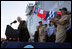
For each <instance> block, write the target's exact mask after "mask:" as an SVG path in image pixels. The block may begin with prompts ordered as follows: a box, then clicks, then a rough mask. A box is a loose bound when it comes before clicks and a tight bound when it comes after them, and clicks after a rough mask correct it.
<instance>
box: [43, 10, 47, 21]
mask: <svg viewBox="0 0 72 49" xmlns="http://www.w3.org/2000/svg"><path fill="white" fill-rule="evenodd" d="M45 17H46V10H44V16H43V20H45Z"/></svg>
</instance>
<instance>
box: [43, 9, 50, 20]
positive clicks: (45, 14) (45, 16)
mask: <svg viewBox="0 0 72 49" xmlns="http://www.w3.org/2000/svg"><path fill="white" fill-rule="evenodd" d="M48 16H49V12H48V11H46V10H44V16H43V20H46V19H47V17H48Z"/></svg>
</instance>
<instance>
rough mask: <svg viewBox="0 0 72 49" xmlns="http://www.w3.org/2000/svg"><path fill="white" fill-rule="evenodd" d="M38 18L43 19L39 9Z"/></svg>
mask: <svg viewBox="0 0 72 49" xmlns="http://www.w3.org/2000/svg"><path fill="white" fill-rule="evenodd" d="M37 16H38V17H40V18H43V14H41V13H40V11H39V9H38V14H37Z"/></svg>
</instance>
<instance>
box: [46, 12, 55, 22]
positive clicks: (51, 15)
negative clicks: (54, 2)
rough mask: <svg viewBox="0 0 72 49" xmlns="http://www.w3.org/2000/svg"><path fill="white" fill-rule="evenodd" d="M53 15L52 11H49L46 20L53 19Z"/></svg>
mask: <svg viewBox="0 0 72 49" xmlns="http://www.w3.org/2000/svg"><path fill="white" fill-rule="evenodd" d="M54 15H55V12H54V11H50V12H49V16H48V18H47V20H50V19H51V18H54ZM47 20H46V21H47Z"/></svg>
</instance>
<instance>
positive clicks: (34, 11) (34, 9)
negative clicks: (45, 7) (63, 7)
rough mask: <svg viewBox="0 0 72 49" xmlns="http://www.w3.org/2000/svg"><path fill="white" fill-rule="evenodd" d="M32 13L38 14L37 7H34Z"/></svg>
mask: <svg viewBox="0 0 72 49" xmlns="http://www.w3.org/2000/svg"><path fill="white" fill-rule="evenodd" d="M33 13H35V14H37V13H38V7H35V6H34V8H33Z"/></svg>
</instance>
